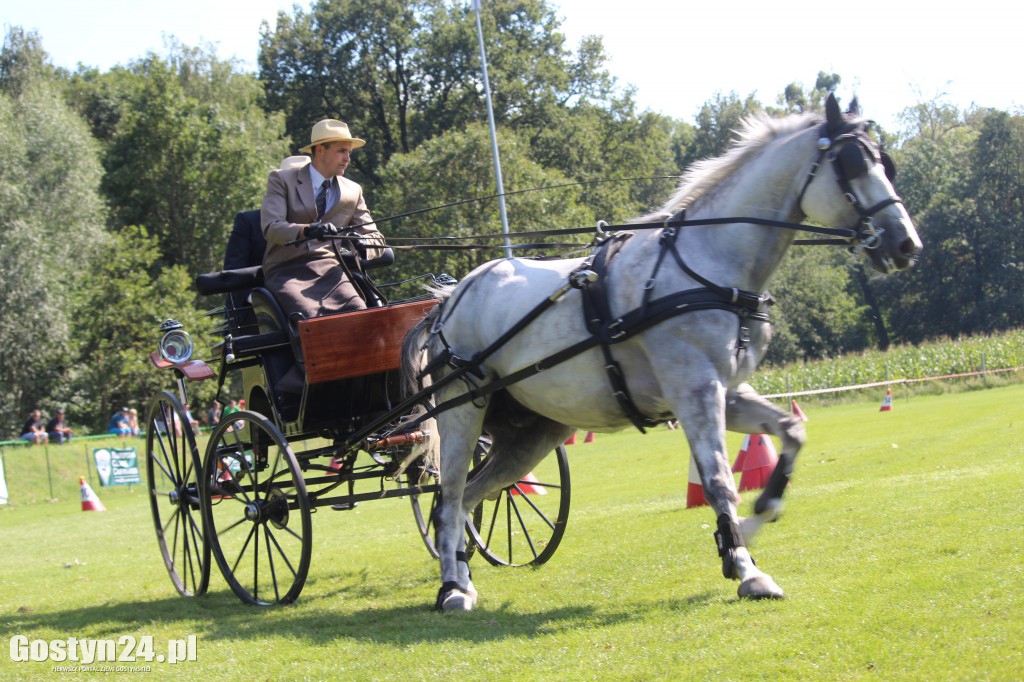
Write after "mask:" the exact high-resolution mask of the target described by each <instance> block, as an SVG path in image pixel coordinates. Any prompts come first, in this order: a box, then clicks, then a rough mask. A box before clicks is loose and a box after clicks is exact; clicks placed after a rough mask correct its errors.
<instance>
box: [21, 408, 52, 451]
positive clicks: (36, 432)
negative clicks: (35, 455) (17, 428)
mask: <svg viewBox="0 0 1024 682" xmlns="http://www.w3.org/2000/svg"><path fill="white" fill-rule="evenodd" d="M21 440H27V441H31V442H33V443H35V444H36V445H46V444H47V443H48V442H49V441H50V437H49V436H47V435H46V429H44V428H43V413H42V412H40V411H39V410H32V412H30V413H29V415H28V420H26V421H25V426H23V427H22V429H21Z"/></svg>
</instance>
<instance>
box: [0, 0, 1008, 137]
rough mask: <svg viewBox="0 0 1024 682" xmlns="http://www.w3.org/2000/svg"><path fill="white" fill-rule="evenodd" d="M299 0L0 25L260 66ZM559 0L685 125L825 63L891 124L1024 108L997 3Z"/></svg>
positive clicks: (39, 8) (57, 50)
mask: <svg viewBox="0 0 1024 682" xmlns="http://www.w3.org/2000/svg"><path fill="white" fill-rule="evenodd" d="M466 3H467V5H468V4H469V0H466ZM292 4H293V2H291V0H202V1H201V0H176V1H175V2H168V3H165V2H153V1H152V0H134V1H129V0H93V1H92V2H81V0H48V1H46V2H41V1H39V0H0V21H2V22H3V28H4V32H5V33H6V30H7V28H9V27H10V26H12V25H19V26H22V27H24V28H26V29H30V30H37V31H38V32H39V33H40V35H41V36H42V38H43V45H44V47H45V48H46V50H47V51H48V52H49V53H50V55H51V57H52V59H53V61H54V62H55V63H56V64H58V65H60V66H65V67H68V68H74V66H75V65H76V64H78V63H83V64H87V65H90V66H96V67H99V68H101V69H106V68H109V67H111V66H113V65H115V64H119V63H120V64H123V63H126V62H128V61H130V60H132V59H135V58H137V57H140V56H142V55H144V54H145V53H146V52H147V51H156V52H158V53H162V52H164V46H165V38H166V36H174V37H176V38H178V39H179V40H181V41H182V42H184V43H186V44H190V45H194V44H197V43H198V42H200V41H203V42H210V43H214V44H215V45H217V47H218V51H219V54H220V56H221V57H224V58H227V57H235V58H237V59H239V60H240V61H241V62H242V64H243V65H244V66H245V67H247V68H249V69H252V70H255V62H256V52H257V49H258V43H259V27H260V22H261V21H263V20H268V21H270V22H271V25H273V20H274V17H275V16H276V15H277V12H278V11H279V10H285V11H290V9H291V7H292ZM297 4H299V5H300V6H302V7H308V4H309V3H308V2H307V1H305V0H303V1H301V2H298V3H297ZM552 4H553V5H554V6H555V7H556V11H557V13H558V14H559V15H560V16H562V17H563V18H564V19H565V21H564V23H563V26H562V29H563V31H564V32H565V33H566V35H567V36H568V37H569V40H570V45H572V46H575V45H576V43H577V41H578V39H579V38H580V37H581V36H583V35H586V34H597V35H601V36H603V38H604V43H605V48H606V51H607V53H608V56H609V58H610V61H609V64H608V66H609V69H610V71H611V72H612V74H613V75H614V76H616V77H617V78H618V80H619V82H620V84H632V85H634V86H636V88H637V93H636V97H637V101H638V103H639V104H640V105H641V107H642V108H649V109H652V110H655V111H660V112H662V113H665V114H667V115H670V116H673V117H675V118H679V119H683V120H687V121H692V119H693V116H694V114H695V113H696V112H697V110H698V109H699V108H700V106H701V104H703V103H704V102H705V101H707V100H709V99H711V98H712V97H714V96H715V95H716V94H718V93H721V94H728V93H730V92H735V93H737V94H739V95H741V96H745V95H747V94H750V93H752V92H753V93H756V95H757V97H758V99H760V100H761V101H762V102H765V103H773V102H774V99H775V97H776V96H777V95H778V94H779V93H781V92H782V91H783V89H784V88H785V86H786V85H787V84H788V83H791V82H794V81H795V82H799V83H803V84H804V85H806V86H811V85H813V83H814V79H815V77H816V76H817V73H818V71H827V72H830V73H831V72H834V73H838V74H839V75H840V76H841V77H842V85H841V87H840V90H839V93H838V94H839V95H840V98H841V100H842V101H843V103H844V104H845V103H846V102H847V101H848V100H849V98H850V96H851V95H853V94H854V93H856V94H857V95H858V97H859V98H860V102H861V105H862V107H863V109H864V113H865V115H867V116H868V117H871V118H875V119H877V120H879V121H880V122H881V123H883V124H884V125H885V126H886V127H887V128H889V129H891V130H894V129H896V128H897V126H898V123H897V119H896V116H897V115H898V113H899V112H900V111H902V110H903V109H904V108H906V107H908V106H911V105H913V104H915V103H917V102H919V101H927V100H932V99H934V98H936V97H942V98H943V99H942V101H944V102H948V103H950V104H954V105H956V106H958V107H961V108H966V107H969V106H971V105H972V104H973V105H978V106H988V107H995V108H998V109H1004V110H1008V111H1017V110H1018V109H1020V108H1021V107H1022V106H1024V93H1022V86H1021V80H1020V77H1019V73H1018V65H1019V63H1020V56H1019V51H1018V48H1017V46H1018V44H1019V38H1018V36H1017V35H1016V33H1017V32H1018V28H1019V25H1020V22H1019V21H1018V20H1016V19H1014V18H1013V15H1012V13H1010V12H1008V11H1007V9H1008V8H1007V6H1006V5H1005V4H1004V3H1002V2H1000V3H998V4H997V3H996V2H995V0H975V1H974V2H971V3H960V4H958V7H957V11H956V12H955V13H954V12H952V11H948V9H947V10H943V9H942V8H941V6H940V4H938V3H924V2H918V1H916V0H913V1H909V2H908V1H904V0H901V1H899V2H893V1H892V0H888V1H883V0H859V1H858V2H848V3H831V4H829V3H827V2H822V1H821V0H786V2H779V3H772V2H765V1H764V0H760V1H755V0H731V1H730V2H704V3H696V2H682V1H677V2H666V1H664V0H630V1H629V2H621V0H620V1H617V2H610V1H608V0H553V2H552ZM695 5H702V6H699V7H697V6H695ZM483 7H484V11H487V0H483Z"/></svg>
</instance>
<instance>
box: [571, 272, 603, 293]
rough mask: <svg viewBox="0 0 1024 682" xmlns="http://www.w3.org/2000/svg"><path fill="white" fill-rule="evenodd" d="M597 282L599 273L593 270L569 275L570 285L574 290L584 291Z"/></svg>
mask: <svg viewBox="0 0 1024 682" xmlns="http://www.w3.org/2000/svg"><path fill="white" fill-rule="evenodd" d="M596 281H597V273H596V272H594V271H593V270H577V271H576V272H574V273H572V274H571V275H569V284H570V286H572V288H574V289H582V288H583V287H585V286H586V285H588V284H590V283H591V282H596Z"/></svg>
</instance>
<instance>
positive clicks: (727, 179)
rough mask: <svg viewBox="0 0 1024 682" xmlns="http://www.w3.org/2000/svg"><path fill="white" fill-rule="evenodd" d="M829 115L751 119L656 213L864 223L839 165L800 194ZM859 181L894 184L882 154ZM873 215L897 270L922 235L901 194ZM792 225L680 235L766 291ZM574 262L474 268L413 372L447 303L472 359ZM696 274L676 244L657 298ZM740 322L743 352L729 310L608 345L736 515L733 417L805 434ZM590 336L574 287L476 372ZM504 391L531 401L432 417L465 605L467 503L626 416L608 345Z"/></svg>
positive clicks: (629, 283) (734, 283)
mask: <svg viewBox="0 0 1024 682" xmlns="http://www.w3.org/2000/svg"><path fill="white" fill-rule="evenodd" d="M820 123H821V120H820V119H815V118H813V117H809V116H795V117H789V118H786V119H779V120H767V119H759V120H755V121H750V122H748V124H747V128H746V130H745V131H744V132H743V133H742V136H741V141H740V142H739V143H738V144H737V145H736V146H735V147H734V148H733V149H732V150H731V151H730V152H728V153H727V154H726V155H724V156H722V157H720V158H717V159H712V160H708V161H705V162H701V163H699V164H697V165H696V166H695V167H694V168H693V169H691V170H690V171H689V172H688V173H687V175H685V176H684V178H683V181H682V183H681V185H680V189H679V191H678V192H677V193H676V195H675V196H674V197H673V198H672V199H671V200H670V201H669V202H668V203H667V204H666V205H665V206H664V207H663V208H662V210H661V211H659V212H658V213H657V215H662V216H664V215H672V214H675V213H676V212H678V211H679V210H680V209H681V208H686V211H687V212H686V218H687V219H689V220H694V219H699V218H704V217H708V218H711V217H716V218H717V217H723V216H743V217H754V218H765V219H770V220H781V221H799V220H801V219H802V218H804V217H805V215H806V217H807V218H809V219H810V221H812V222H814V223H817V224H820V225H826V226H831V227H850V226H854V225H856V224H857V223H858V221H859V216H858V214H857V212H856V211H855V210H854V208H853V207H852V206H851V204H850V202H849V201H848V200H847V199H846V198H845V197H844V196H843V195H842V193H841V191H840V189H839V186H838V184H837V182H836V179H835V177H834V171H833V170H832V168H831V167H830V166H829V165H828V164H824V165H823V166H822V168H821V169H819V171H818V173H817V177H816V178H815V179H814V180H813V181H812V182H811V183H810V185H809V186H808V187H807V189H806V192H804V195H803V199H802V202H800V203H801V205H799V206H798V205H797V202H798V197H799V196H800V193H801V189H802V188H803V187H804V185H805V183H806V180H807V176H808V172H809V169H810V166H811V164H812V162H813V161H814V160H815V158H816V156H817V146H816V145H817V140H818V138H819V129H820ZM853 188H854V190H855V191H856V192H857V193H858V197H859V198H860V200H861V202H862V204H863V205H867V206H870V205H873V204H875V203H877V202H880V201H882V200H883V199H885V198H887V197H891V196H893V189H892V186H891V184H890V183H889V181H888V180H887V179H886V177H885V175H884V173H883V171H882V168H881V165H880V164H875V165H874V166H873V167H872V168H871V170H870V172H868V173H867V174H865V175H864V176H862V177H860V178H857V179H855V180H854V181H853ZM652 215H654V214H652ZM648 218H649V217H648ZM641 220H643V219H641ZM873 224H874V226H875V228H876V229H880V230H884V232H883V238H882V243H881V245H880V246H879V247H878V248H877V249H875V250H874V251H871V252H867V255H868V256H870V258H871V260H872V264H873V265H874V266H875V267H876V269H880V270H883V271H888V270H891V269H896V268H903V267H908V266H909V265H910V264H912V261H913V258H914V256H915V255H916V253H917V251H919V250H920V248H921V243H920V240H919V239H918V236H917V233H916V231H915V229H914V226H913V224H912V222H911V220H910V218H909V216H908V215H907V212H906V210H904V208H903V206H902V205H901V204H899V203H896V204H892V205H890V206H888V207H886V208H885V209H883V210H882V211H880V212H879V213H878V214H877V215H875V216H874V217H873ZM660 236H661V230H638V231H637V232H636V234H635V235H634V236H633V237H632V238H630V239H629V240H628V241H627V242H626V244H625V245H624V246H623V248H622V250H621V252H620V253H619V254H618V256H616V258H615V259H614V260H613V262H612V265H611V270H610V275H609V280H608V288H609V292H610V300H611V301H612V308H613V313H614V314H622V313H625V312H627V311H629V310H632V309H634V308H636V307H638V306H639V304H640V302H641V297H642V295H643V286H644V283H645V282H646V281H647V280H648V278H650V277H651V274H652V270H653V265H654V263H655V260H656V258H657V254H658V251H659V249H660V248H661V246H660V244H659V239H660ZM794 236H795V233H794V232H793V231H791V230H784V229H779V228H771V227H763V226H753V225H748V224H732V225H724V226H706V227H695V228H686V229H684V230H683V231H682V232H681V233H680V235H679V238H678V242H677V249H678V251H679V253H680V255H681V256H682V258H683V259H684V260H685V261H686V263H687V264H688V265H689V266H690V267H691V268H693V269H694V270H695V271H696V272H698V273H700V274H701V275H702V276H704V277H705V278H707V279H709V280H711V281H712V282H715V283H716V284H718V285H720V286H725V287H730V288H731V287H736V288H739V289H743V290H748V291H755V292H756V291H762V290H764V289H765V287H766V285H767V283H768V281H769V278H770V277H771V275H772V274H773V273H774V271H775V269H776V268H777V267H778V265H779V262H780V261H781V259H782V257H783V255H784V254H785V252H786V249H787V248H788V247H789V245H790V244H791V242H792V240H793V238H794ZM579 264H580V260H579V259H576V260H563V261H548V262H539V261H525V260H518V259H509V260H505V261H502V262H500V263H498V264H497V265H496V266H493V267H488V266H484V267H482V268H479V269H478V270H477V271H475V272H474V273H471V274H470V275H469V276H468V277H466V279H465V280H464V281H463V282H462V283H461V284H460V285H459V286H458V289H460V290H461V291H459V293H458V294H457V295H456V296H453V297H452V298H450V299H449V300H448V301H447V302H446V304H445V305H443V306H439V308H438V309H436V310H435V311H434V313H432V314H431V316H429V317H428V319H426V320H425V321H424V322H423V323H421V324H420V325H418V326H417V328H415V329H414V330H413V331H412V332H410V336H409V337H408V338H407V341H406V348H405V352H404V355H405V370H406V371H407V374H415V373H416V372H417V368H419V367H421V366H422V363H423V362H425V361H427V360H428V359H429V358H431V357H434V356H436V354H437V353H438V352H440V350H441V348H442V343H441V339H440V336H439V335H438V334H436V333H434V334H432V333H431V330H432V329H435V330H436V329H437V326H436V323H437V322H438V317H437V316H438V315H440V316H441V317H440V320H441V322H442V323H443V336H444V338H445V339H446V340H447V341H448V343H449V344H450V347H451V349H452V350H453V351H454V352H455V353H456V355H458V356H459V357H461V358H465V359H468V358H472V357H473V355H474V354H475V353H477V352H479V351H480V350H481V349H483V348H486V347H487V346H488V345H490V344H491V343H492V342H493V341H494V340H495V339H496V338H498V337H499V336H500V335H501V334H502V333H503V332H504V331H505V330H507V329H508V328H509V327H510V326H511V325H512V324H513V323H515V322H516V321H517V320H520V319H521V318H523V317H524V316H525V315H526V314H527V313H528V312H529V311H530V310H532V309H533V308H534V307H535V306H536V305H537V304H538V303H540V302H541V301H542V300H543V299H544V298H546V297H548V296H550V295H551V294H552V292H554V291H556V290H557V289H558V288H559V287H561V286H562V285H563V284H564V283H565V282H566V278H567V275H568V274H569V273H570V272H571V271H572V270H573V269H574V268H576V267H577V266H578V265H579ZM700 286H701V285H700V284H699V283H697V282H696V281H694V280H692V279H691V278H690V277H688V276H687V275H686V274H685V273H684V272H683V271H682V270H681V269H680V268H679V267H678V266H677V265H676V264H675V262H674V261H673V259H672V258H671V257H670V256H669V257H666V258H665V260H664V262H663V263H662V265H661V267H660V270H659V271H658V273H657V277H656V283H655V290H654V296H655V297H658V296H664V295H666V294H669V293H672V292H676V291H681V290H686V289H692V288H697V287H700ZM744 324H745V325H746V326H748V327H749V328H750V334H751V343H750V347H749V349H748V350H747V352H746V353H742V354H738V352H737V339H738V331H739V326H740V320H739V318H738V316H737V315H735V314H733V313H731V312H727V311H720V310H710V311H699V312H691V313H687V314H684V315H680V316H677V317H674V318H672V319H670V320H668V321H665V322H662V323H660V324H658V325H657V326H655V327H652V328H650V329H648V330H647V331H645V332H643V333H641V334H640V335H638V336H636V337H634V338H632V339H630V340H628V341H625V342H623V343H621V344H617V345H615V346H613V350H612V352H613V355H614V357H615V359H616V360H617V361H618V362H619V363H620V364H621V365H622V368H623V373H624V375H625V377H626V379H627V382H628V386H629V390H630V392H631V394H632V396H633V398H634V400H635V402H636V405H637V406H638V407H639V408H640V410H641V411H642V412H643V413H644V414H645V415H647V416H649V417H652V418H667V417H669V416H674V417H675V418H676V419H678V420H679V423H680V424H681V425H682V427H683V430H684V432H685V434H686V438H687V441H688V443H689V447H690V450H691V451H692V453H693V455H694V458H695V461H696V464H697V468H698V470H699V471H700V474H701V480H702V483H703V485H704V489H705V496H706V497H707V499H708V502H709V504H710V505H711V506H712V508H713V509H714V511H715V514H716V515H717V516H719V517H721V516H722V515H726V516H727V517H728V518H729V519H731V520H732V521H733V522H738V521H739V519H738V517H737V513H736V504H737V500H738V496H737V494H736V489H735V483H734V478H733V474H732V472H731V470H730V465H729V458H728V453H727V452H726V446H725V431H726V428H728V429H730V430H735V431H740V432H746V433H770V434H772V435H774V436H776V437H778V438H780V439H781V441H782V449H781V452H782V455H781V456H780V466H786V467H788V468H790V469H791V467H792V463H793V460H794V458H795V457H796V455H797V453H798V452H799V450H800V448H801V446H802V445H803V442H804V438H805V436H804V428H803V425H802V423H801V422H800V421H799V420H797V419H795V418H793V417H791V416H790V415H789V414H788V413H786V412H785V411H784V410H782V409H780V408H779V407H777V406H775V405H773V404H772V403H770V402H769V401H767V400H765V399H763V398H761V397H760V396H759V395H757V393H756V392H754V390H753V389H752V388H751V387H750V386H749V385H748V384H746V383H745V381H746V380H747V379H748V378H749V377H750V375H751V374H752V373H753V371H754V369H755V368H756V366H757V363H758V362H759V361H760V360H761V358H762V356H763V354H764V351H765V349H766V347H767V344H768V341H769V339H770V337H771V330H770V327H769V325H767V324H765V323H762V322H757V321H753V320H746V321H744ZM587 336H588V332H587V330H586V326H585V324H584V320H583V312H582V305H581V293H580V292H579V291H578V290H570V291H569V292H568V293H567V294H566V295H565V296H564V297H563V298H561V299H560V300H559V301H558V302H557V303H556V304H555V305H554V306H553V307H552V308H551V309H549V310H548V311H547V312H545V313H544V314H543V315H542V316H541V317H540V318H538V319H537V320H535V321H534V322H533V323H532V324H531V325H530V326H529V327H527V328H526V329H525V330H523V331H522V332H520V333H519V334H517V335H516V336H514V337H513V338H512V339H511V340H510V341H509V342H508V343H507V344H506V345H504V346H503V347H502V348H501V349H500V350H499V351H498V352H497V353H495V354H494V355H493V356H492V357H491V358H489V359H487V360H486V361H485V362H484V363H483V365H482V369H483V371H484V372H485V374H486V379H485V380H483V381H481V382H479V383H485V382H486V381H487V380H491V379H494V378H498V377H503V376H507V375H509V374H511V373H512V372H514V371H516V370H519V369H520V368H522V367H524V366H528V365H531V364H533V363H535V362H536V361H538V360H539V359H541V358H544V357H545V356H547V355H549V354H551V353H553V352H555V351H557V350H559V349H562V348H565V347H567V346H568V345H570V344H572V343H575V342H576V341H579V340H581V339H584V338H586V337H587ZM421 351H422V352H421ZM465 390H466V386H465V384H464V383H463V382H455V383H454V384H452V385H451V386H449V387H448V388H447V389H445V390H442V391H440V392H439V395H438V396H437V402H443V401H445V400H447V399H450V398H452V397H454V396H456V395H458V394H459V393H462V392H464V391H465ZM507 392H508V394H509V395H510V396H511V397H512V398H513V399H514V401H515V402H516V403H518V405H519V406H522V407H523V408H525V410H520V409H518V408H517V407H516V406H515V404H514V403H511V402H510V401H508V400H507V399H505V398H504V397H501V398H500V400H501V402H500V404H491V405H488V403H493V402H494V401H496V400H499V398H498V397H497V396H492V398H491V399H490V400H489V401H485V402H484V403H483V404H481V403H477V404H466V405H463V406H460V407H456V408H454V409H450V410H447V411H445V412H442V413H441V414H440V415H438V417H437V424H436V428H437V432H438V433H439V434H440V451H439V457H440V462H439V470H440V472H441V478H442V499H443V503H442V505H441V513H440V519H439V520H438V522H437V526H438V529H439V539H440V542H439V547H438V549H439V552H440V555H441V573H442V581H447V582H457V583H459V584H460V585H461V588H459V589H455V590H451V591H449V593H448V595H447V596H448V601H447V602H446V603H445V604H443V605H442V608H451V609H468V608H472V606H473V605H474V604H475V602H476V591H475V588H474V587H473V585H472V583H471V581H470V580H469V576H468V572H467V567H466V564H465V563H462V562H458V561H456V560H455V553H456V551H461V550H463V549H464V546H463V545H464V542H465V538H464V533H462V532H461V528H462V525H463V523H464V518H465V517H464V514H465V512H464V510H466V509H472V508H473V507H474V506H475V505H476V504H477V503H478V502H479V501H480V500H481V499H482V498H483V497H484V496H485V495H487V494H488V493H490V492H491V491H493V490H495V489H498V488H500V487H503V486H506V485H509V484H510V483H512V482H514V481H515V480H518V479H519V478H520V477H521V476H522V475H524V474H526V473H527V472H529V471H530V470H531V469H532V468H533V466H534V465H535V464H536V463H537V462H538V461H539V460H540V459H542V458H543V457H544V456H546V455H547V454H548V453H549V452H551V451H552V450H553V449H554V448H555V447H556V446H557V445H558V444H560V443H561V442H562V441H564V440H565V439H566V438H567V437H568V436H569V434H570V433H572V432H573V431H574V429H576V428H581V429H584V430H588V431H614V430H618V429H622V428H626V427H629V426H631V421H630V420H629V419H628V418H627V417H626V416H625V415H624V414H623V411H622V410H621V409H620V407H619V405H618V403H617V402H616V400H615V398H614V397H613V396H612V394H611V390H610V388H609V381H608V378H607V375H606V373H605V369H604V360H603V355H602V353H601V351H600V349H598V348H594V349H591V350H589V351H587V352H585V353H583V354H581V355H578V356H576V357H574V358H572V359H570V360H568V361H567V362H564V363H562V364H561V365H558V366H556V367H553V368H550V369H548V370H546V371H544V372H541V373H540V374H537V375H535V376H532V377H530V378H528V379H526V380H524V381H522V382H520V383H517V384H514V385H512V386H510V387H509V388H508V389H507ZM485 429H486V430H487V431H489V432H490V433H491V435H492V437H493V440H494V446H493V448H492V450H491V452H490V455H489V458H488V460H487V466H486V469H485V471H483V472H482V473H481V475H478V476H476V477H475V478H474V480H473V481H472V482H471V483H470V485H468V486H466V485H464V482H465V481H466V475H467V471H468V468H469V464H470V460H471V454H472V451H473V447H474V444H475V442H476V439H477V437H478V436H479V435H480V433H481V432H482V431H483V430H485ZM434 444H435V445H436V444H437V439H435V440H434ZM762 502H763V504H760V505H759V508H760V509H761V514H760V518H753V519H749V520H745V521H744V522H743V524H742V526H741V528H742V531H741V533H742V534H744V535H748V536H749V535H751V534H753V533H754V532H756V531H757V530H758V529H759V528H760V526H761V525H762V524H763V523H764V522H767V521H771V520H774V519H775V517H776V516H777V515H778V513H779V511H780V509H781V494H780V496H779V497H777V498H772V499H765V500H762ZM748 539H749V538H748ZM738 541H739V544H740V545H741V546H739V547H738V548H737V549H735V550H732V555H731V562H730V563H728V564H727V565H731V566H733V568H734V570H733V571H732V573H733V575H732V577H734V578H737V579H739V580H740V581H741V586H740V595H741V596H744V597H754V598H758V597H765V596H769V597H772V596H781V595H782V591H781V590H780V589H779V588H778V586H777V585H775V583H774V582H773V581H772V579H771V578H770V577H768V576H767V575H765V574H764V573H762V572H761V571H760V570H758V569H757V568H756V567H755V566H754V564H753V561H752V560H751V559H750V555H749V553H748V552H747V550H746V549H745V548H744V547H742V543H743V538H738Z"/></svg>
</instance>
